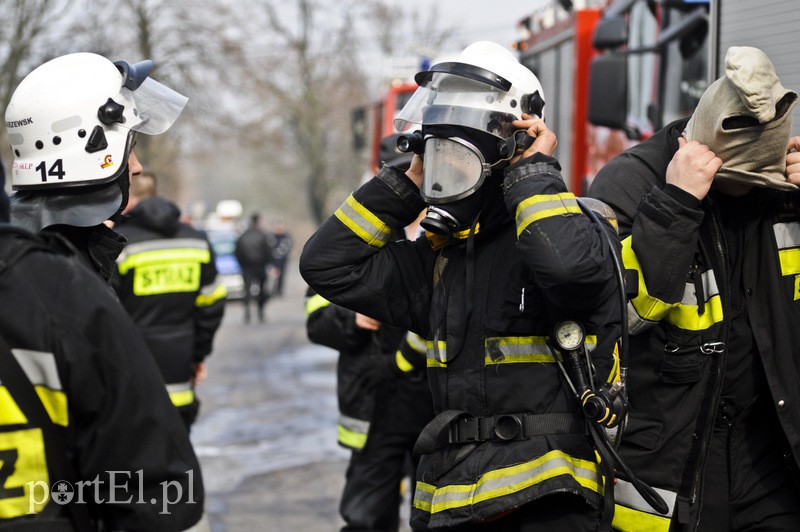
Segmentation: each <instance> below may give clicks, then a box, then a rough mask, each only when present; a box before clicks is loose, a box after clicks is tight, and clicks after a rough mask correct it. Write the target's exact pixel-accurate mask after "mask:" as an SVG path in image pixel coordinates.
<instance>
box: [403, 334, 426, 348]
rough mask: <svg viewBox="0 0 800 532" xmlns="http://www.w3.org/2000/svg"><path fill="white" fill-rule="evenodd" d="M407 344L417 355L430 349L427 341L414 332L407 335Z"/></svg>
mask: <svg viewBox="0 0 800 532" xmlns="http://www.w3.org/2000/svg"><path fill="white" fill-rule="evenodd" d="M406 342H408V345H409V346H411V349H413V350H414V351H416V352H417V353H425V352H426V351H427V349H428V348H427V344H426V342H425V340H424V339H423V338H422V337H421V336H420V335H418V334H415V333H412V332H410V333H408V334H407V335H406Z"/></svg>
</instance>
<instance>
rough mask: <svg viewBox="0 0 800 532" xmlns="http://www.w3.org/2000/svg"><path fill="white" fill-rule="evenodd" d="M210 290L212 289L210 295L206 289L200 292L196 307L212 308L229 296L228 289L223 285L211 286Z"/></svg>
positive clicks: (195, 303)
mask: <svg viewBox="0 0 800 532" xmlns="http://www.w3.org/2000/svg"><path fill="white" fill-rule="evenodd" d="M212 287H213V288H212ZM208 288H212V289H211V291H210V292H209V293H205V288H203V289H202V290H201V291H200V293H199V294H198V295H197V299H195V300H194V306H196V307H210V306H211V305H213V304H214V303H216V302H217V301H220V300H222V299H225V298H226V297H227V296H228V289H227V288H225V286H224V285H222V284H221V283H218V284H216V285H210V286H209V287H208Z"/></svg>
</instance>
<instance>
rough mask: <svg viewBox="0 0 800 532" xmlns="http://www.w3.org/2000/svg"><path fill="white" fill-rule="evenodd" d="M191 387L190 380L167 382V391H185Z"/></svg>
mask: <svg viewBox="0 0 800 532" xmlns="http://www.w3.org/2000/svg"><path fill="white" fill-rule="evenodd" d="M191 389H193V388H192V381H187V382H177V383H173V384H167V393H170V394H173V393H179V392H187V391H189V390H191Z"/></svg>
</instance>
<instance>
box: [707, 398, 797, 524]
mask: <svg viewBox="0 0 800 532" xmlns="http://www.w3.org/2000/svg"><path fill="white" fill-rule="evenodd" d="M767 395H768V392H767ZM791 461H792V458H791V454H790V453H789V448H788V443H787V442H786V440H785V438H784V436H783V431H782V430H781V428H780V425H779V422H778V417H777V415H776V413H775V408H774V407H773V405H772V403H771V401H770V400H769V398H768V397H765V396H762V397H761V398H759V399H758V400H757V401H756V402H755V404H754V405H752V406H751V407H749V408H747V409H746V410H743V411H741V412H732V408H731V407H730V406H728V405H725V404H723V405H721V409H720V411H719V412H718V414H717V419H716V423H715V426H714V433H713V436H712V440H711V447H710V449H709V456H708V461H707V463H706V469H705V474H704V479H705V482H704V487H703V501H702V502H703V504H702V508H701V510H700V526H699V530H701V531H703V532H705V531H725V532H728V531H738V530H741V531H744V530H747V531H756V530H763V531H767V530H770V531H775V530H787V531H789V530H792V531H793V530H800V488H799V487H798V484H797V479H796V478H795V476H794V466H793V465H792V464H791Z"/></svg>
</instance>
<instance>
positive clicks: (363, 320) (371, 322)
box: [356, 312, 381, 331]
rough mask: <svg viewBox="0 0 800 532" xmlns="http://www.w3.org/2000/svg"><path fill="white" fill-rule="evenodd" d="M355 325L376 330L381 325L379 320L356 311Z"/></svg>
mask: <svg viewBox="0 0 800 532" xmlns="http://www.w3.org/2000/svg"><path fill="white" fill-rule="evenodd" d="M356 327H358V328H359V329H366V330H368V331H377V330H378V329H380V327H381V322H379V321H378V320H376V319H373V318H370V317H369V316H365V315H364V314H359V313H358V312H356Z"/></svg>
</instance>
